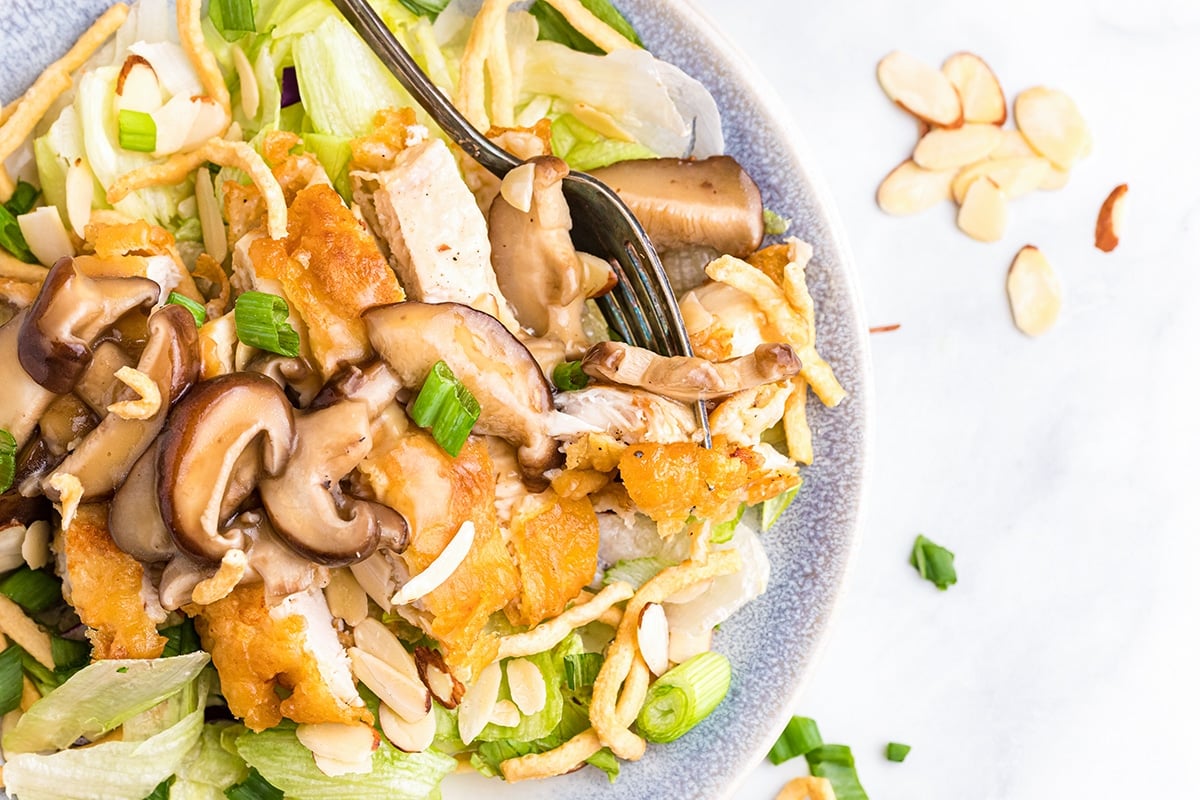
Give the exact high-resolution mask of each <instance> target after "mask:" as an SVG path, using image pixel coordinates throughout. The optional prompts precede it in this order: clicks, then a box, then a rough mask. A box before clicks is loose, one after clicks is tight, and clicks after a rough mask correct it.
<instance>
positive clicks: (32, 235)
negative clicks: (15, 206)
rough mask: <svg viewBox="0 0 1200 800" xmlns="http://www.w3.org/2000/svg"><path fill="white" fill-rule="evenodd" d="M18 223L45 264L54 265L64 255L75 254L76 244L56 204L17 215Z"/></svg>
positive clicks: (34, 253)
mask: <svg viewBox="0 0 1200 800" xmlns="http://www.w3.org/2000/svg"><path fill="white" fill-rule="evenodd" d="M17 225H18V226H20V228H21V235H22V236H24V237H25V244H27V245H29V250H30V252H32V253H33V255H34V256H35V257H36V258H37V260H38V261H40V262H41V263H42V265H43V266H47V267H51V266H54V262H55V261H58V260H59V259H60V258H62V257H63V256H73V255H75V245H73V244H72V243H71V237H70V236H68V235H67V229H66V227H65V226H64V225H63V221H62V217H60V216H59V215H58V209H57V208H55V207H54V206H42V207H41V208H35V209H34V210H33V211H30V212H29V213H28V214H22V215H21V216H19V217H17Z"/></svg>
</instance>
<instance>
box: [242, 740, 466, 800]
mask: <svg viewBox="0 0 1200 800" xmlns="http://www.w3.org/2000/svg"><path fill="white" fill-rule="evenodd" d="M237 750H238V754H239V755H241V757H242V758H243V759H245V761H246V763H247V764H249V765H250V766H251V767H253V768H254V769H256V770H258V772H259V773H260V774H261V775H262V776H263V778H265V779H266V780H267V781H268V782H269V783H270V784H271V785H272V786H276V787H278V788H279V789H281V790H282V791H283V793H284V795H285V796H287V797H291V798H296V799H297V800H323V798H329V800H341V799H342V798H346V797H353V798H355V799H356V800H376V799H377V800H425V798H427V797H428V796H429V795H430V794H431V793H432V792H433V791H434V790H436V789H437V787H438V785H439V784H440V783H441V782H442V779H443V778H445V777H446V776H447V775H448V774H450V773H451V772H453V771H454V768H455V766H456V765H457V762H456V761H455V760H454V759H453V758H450V757H449V756H445V755H442V754H441V753H436V752H433V751H429V750H427V751H425V752H423V753H404V752H401V751H400V750H397V749H396V748H394V747H392V746H391V744H389V743H388V741H387V739H381V740H380V742H379V749H377V750H376V751H375V755H374V757H373V759H372V764H371V772H370V773H368V774H365V775H343V776H340V777H337V778H331V777H329V776H328V775H326V774H325V773H323V772H321V770H319V769H317V765H316V762H314V761H313V758H312V753H310V752H309V751H308V750H307V749H306V748H305V747H304V745H302V744H300V740H299V739H297V738H296V732H295V731H294V730H292V729H289V728H282V727H281V728H272V729H270V730H266V731H263V732H262V733H245V734H242V735H241V736H239V737H238V739H237Z"/></svg>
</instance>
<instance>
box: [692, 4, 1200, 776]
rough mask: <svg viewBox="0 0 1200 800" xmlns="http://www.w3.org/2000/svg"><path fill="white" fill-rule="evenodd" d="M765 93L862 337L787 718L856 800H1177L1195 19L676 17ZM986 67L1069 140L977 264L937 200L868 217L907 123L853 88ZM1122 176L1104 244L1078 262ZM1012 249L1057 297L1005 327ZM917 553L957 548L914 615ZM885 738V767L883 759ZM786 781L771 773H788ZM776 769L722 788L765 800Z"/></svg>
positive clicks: (1194, 8) (1193, 695)
mask: <svg viewBox="0 0 1200 800" xmlns="http://www.w3.org/2000/svg"><path fill="white" fill-rule="evenodd" d="M697 4H698V5H699V6H700V7H701V8H702V9H703V10H704V11H706V12H707V13H708V14H709V15H710V16H711V18H712V19H713V20H714V21H715V22H716V24H717V26H718V27H719V28H720V29H722V30H723V31H724V32H725V33H726V34H727V35H728V36H729V37H730V38H731V39H732V41H733V42H734V43H735V44H736V45H738V46H739V47H740V48H741V49H742V50H743V51H744V52H745V53H747V54H749V55H750V56H751V61H752V62H753V63H754V64H755V65H756V66H757V67H758V68H759V69H760V70H761V71H762V72H763V73H765V74H766V75H768V76H770V79H771V81H772V82H773V83H774V84H775V85H776V87H777V88H778V90H779V92H780V94H781V95H782V96H783V98H784V100H785V102H786V103H787V104H788V106H789V109H788V113H790V115H791V117H792V118H793V119H794V120H795V122H796V125H797V126H798V128H799V129H800V130H801V132H802V135H803V136H804V137H805V138H806V139H807V140H808V142H809V144H810V146H811V150H812V151H813V153H814V154H815V156H816V158H817V159H818V160H819V162H820V163H819V169H820V171H821V173H823V175H824V178H825V180H826V181H827V183H828V184H829V185H830V186H831V187H832V190H833V195H834V197H835V198H836V200H837V204H838V210H839V212H840V214H841V217H842V220H843V222H844V224H845V227H846V229H847V232H848V234H849V239H850V242H851V244H852V247H853V249H854V255H855V256H856V259H857V263H858V270H859V275H860V279H861V285H862V289H863V293H864V296H865V297H864V299H865V302H866V307H867V309H868V316H869V319H870V320H871V324H873V325H882V324H887V323H893V322H899V323H901V324H902V326H903V327H902V329H901V330H900V331H898V332H896V333H890V334H881V335H876V336H875V337H873V338H872V343H871V344H872V351H873V356H874V361H875V376H876V393H877V398H876V400H877V402H876V408H877V409H878V418H877V425H876V426H875V429H876V432H877V439H876V441H875V443H874V445H875V447H874V470H873V480H872V485H871V488H870V493H869V500H868V504H869V511H868V513H867V516H866V521H865V525H864V529H863V532H862V540H861V547H860V550H859V553H858V558H857V563H856V566H855V568H854V570H853V573H852V575H851V577H850V579H849V580H848V582H847V584H846V591H845V595H844V598H843V600H842V603H841V606H840V609H839V612H838V614H837V616H836V618H835V621H834V625H833V629H832V631H831V633H830V635H829V636H828V638H827V640H826V646H825V652H824V653H823V656H822V658H821V660H820V663H819V664H818V667H817V669H816V670H815V671H814V673H813V674H812V677H811V679H810V681H809V683H808V685H807V687H806V689H805V691H804V693H803V695H802V696H801V698H800V700H799V702H798V704H797V706H796V708H795V711H796V713H799V714H804V715H808V716H812V717H814V718H816V719H817V720H818V722H819V723H820V726H821V730H822V732H823V733H824V735H825V738H826V740H827V741H831V742H841V743H846V744H849V745H851V746H852V747H853V749H854V752H855V754H856V757H857V760H858V767H859V773H860V776H861V778H862V782H863V785H864V787H865V788H866V790H867V792H868V793H869V794H870V796H871V797H872V798H876V800H882V799H883V798H888V799H889V800H918V799H919V800H940V799H941V798H946V799H947V800H949V799H951V798H953V800H961V799H962V798H972V799H973V800H975V799H978V800H986V799H989V798H1005V799H1006V800H1007V799H1008V798H1014V799H1017V798H1020V799H1023V798H1046V797H1078V798H1083V797H1088V798H1119V797H1120V798H1124V797H1155V796H1161V797H1187V796H1193V797H1194V796H1197V789H1196V784H1195V776H1194V772H1195V769H1194V768H1195V764H1196V763H1197V753H1200V724H1198V722H1197V719H1198V718H1200V632H1198V621H1200V579H1198V576H1197V572H1198V571H1200V500H1198V498H1200V487H1198V486H1197V482H1198V479H1200V467H1197V464H1196V454H1197V453H1200V398H1198V397H1197V394H1198V393H1197V389H1200V377H1197V372H1198V370H1200V154H1198V153H1200V148H1198V145H1197V142H1198V138H1197V132H1198V131H1200V66H1197V63H1198V62H1197V60H1196V53H1197V52H1200V4H1197V3H1196V2H1195V0H1140V1H1139V2H1129V0H1097V1H1096V2H1083V1H1082V0H1079V1H1078V2H1076V1H1071V2H1067V1H1065V0H1010V2H1007V3H1003V4H996V3H980V2H962V0H920V1H919V2H918V1H917V0H912V1H911V2H888V1H887V0H839V2H832V3H817V2H807V1H806V2H799V3H796V2H793V0H756V2H754V3H745V2H743V3H728V2H718V1H717V0H697ZM897 48H898V49H904V50H907V51H909V52H911V53H912V54H914V55H916V56H918V57H920V58H922V59H925V60H927V61H929V62H931V63H933V64H939V63H940V62H941V60H942V59H944V58H945V57H946V56H948V55H949V54H951V53H952V52H955V51H957V50H960V49H967V50H972V51H974V52H977V53H979V54H980V55H982V56H983V57H984V58H985V59H986V60H988V61H989V62H990V63H991V65H992V67H993V68H994V69H995V70H996V72H997V73H998V75H999V77H1000V79H1001V82H1002V84H1003V85H1004V87H1005V89H1006V91H1007V92H1008V94H1009V97H1010V99H1011V97H1012V96H1014V95H1015V94H1016V93H1017V92H1018V91H1020V90H1021V89H1023V88H1026V87H1028V86H1032V85H1036V84H1046V85H1049V86H1054V87H1058V88H1061V89H1063V90H1065V91H1066V92H1068V93H1069V94H1070V95H1071V96H1073V97H1074V98H1075V99H1076V101H1077V102H1078V104H1079V106H1080V108H1081V109H1082V110H1083V113H1084V115H1085V116H1086V118H1087V120H1088V122H1089V123H1090V124H1091V126H1092V130H1093V133H1094V135H1095V141H1096V147H1095V152H1094V154H1093V155H1092V157H1091V158H1089V159H1087V160H1086V161H1084V162H1083V163H1082V164H1081V165H1079V166H1078V167H1077V169H1076V170H1075V172H1074V173H1073V174H1072V177H1071V181H1070V184H1069V185H1068V186H1067V187H1066V188H1065V189H1063V190H1062V191H1059V192H1055V193H1041V194H1038V195H1035V196H1031V197H1026V198H1023V199H1020V200H1018V201H1016V202H1014V204H1013V205H1012V208H1011V216H1010V226H1009V229H1008V232H1007V234H1006V235H1005V237H1004V239H1003V241H1001V242H1000V243H998V244H992V245H985V244H980V243H977V242H974V241H972V240H969V239H967V238H966V237H965V236H963V235H962V234H960V233H959V232H958V231H957V229H956V228H955V227H954V217H953V211H952V208H951V206H949V205H946V206H944V207H942V208H938V209H935V210H932V211H930V212H927V213H925V214H924V215H922V216H920V217H915V218H905V219H899V218H890V217H887V216H884V215H883V214H882V213H881V212H879V211H878V209H877V208H876V207H875V204H874V193H875V188H876V186H877V185H878V183H879V181H880V179H881V178H882V177H883V176H884V175H885V174H886V173H887V172H888V170H889V169H891V167H892V166H894V165H895V164H896V163H898V162H899V161H900V160H901V159H903V158H904V157H906V155H907V154H908V153H909V152H910V151H911V147H912V145H913V142H914V135H915V126H914V124H913V122H912V121H911V120H910V119H909V118H908V117H907V116H906V115H905V114H903V113H901V112H900V111H898V110H897V109H895V108H893V107H892V106H891V105H890V104H889V103H888V101H887V100H886V99H885V98H884V96H883V94H882V93H881V91H880V90H879V88H878V86H877V84H876V82H875V78H874V69H875V64H876V62H877V61H878V59H879V58H880V57H881V56H882V55H884V54H885V53H887V52H889V51H890V50H893V49H897ZM1123 182H1128V184H1129V186H1130V195H1129V196H1130V200H1129V204H1130V208H1129V211H1130V219H1129V224H1128V231H1127V234H1126V238H1125V240H1124V241H1123V243H1122V244H1121V246H1120V247H1119V248H1118V249H1117V250H1116V251H1115V252H1114V253H1112V254H1107V255H1106V254H1103V253H1101V252H1099V251H1098V250H1095V249H1094V248H1093V247H1092V232H1093V226H1094V224H1095V218H1096V212H1097V210H1098V208H1099V206H1100V203H1101V201H1102V200H1103V199H1104V197H1105V196H1106V195H1107V193H1108V192H1109V190H1110V189H1112V188H1113V186H1115V185H1117V184H1119V183H1123ZM1026 243H1035V244H1037V245H1038V246H1039V247H1041V248H1042V249H1043V250H1044V251H1045V253H1046V254H1047V255H1048V257H1049V258H1050V260H1051V261H1052V263H1053V264H1054V265H1055V267H1056V269H1057V270H1058V272H1059V275H1060V277H1061V279H1062V282H1063V284H1064V289H1065V307H1064V311H1063V315H1062V317H1061V318H1060V320H1059V323H1058V326H1057V327H1056V328H1055V329H1054V330H1053V331H1051V332H1050V333H1049V334H1048V335H1046V336H1045V337H1044V338H1042V339H1040V340H1036V341H1034V340H1030V339H1028V338H1026V337H1024V336H1023V335H1022V334H1020V333H1018V332H1017V331H1016V330H1015V329H1014V328H1013V325H1012V322H1011V320H1010V317H1009V314H1008V308H1007V303H1006V299H1005V294H1004V276H1005V271H1006V269H1007V267H1008V264H1009V262H1010V260H1011V259H1012V257H1013V255H1014V254H1015V253H1016V251H1017V250H1018V249H1019V248H1020V247H1021V246H1022V245H1024V244H1026ZM917 533H925V534H926V535H928V536H929V537H930V538H932V539H934V540H935V541H938V542H940V543H942V544H944V545H946V546H947V547H949V548H951V549H952V550H954V551H955V553H956V554H957V564H958V571H959V583H958V585H957V586H954V587H951V589H950V590H949V591H947V592H944V593H943V592H938V591H936V590H935V589H934V587H933V586H932V585H930V584H927V583H924V582H922V581H920V580H918V579H917V577H916V575H915V573H914V571H913V570H912V568H911V567H909V565H908V563H907V559H908V553H909V548H910V547H911V544H912V541H913V537H914V536H915V535H916V534H917ZM889 740H895V741H901V742H906V743H908V744H911V745H912V746H913V750H912V753H911V755H910V756H909V758H908V760H907V761H906V762H905V763H903V764H892V763H889V762H888V761H886V760H885V759H884V757H883V748H884V746H885V744H886V743H887V742H888V741H889ZM798 762H799V763H798ZM802 764H803V759H798V760H797V761H793V762H791V763H789V764H786V765H784V766H781V767H772V766H770V765H769V764H767V763H766V762H764V765H763V766H761V767H759V768H758V769H757V770H756V771H755V772H754V773H753V775H752V776H751V777H750V778H749V780H748V781H747V782H746V783H745V784H744V785H743V786H742V787H741V788H740V789H739V790H738V791H737V792H736V793H735V796H736V797H738V798H743V797H744V798H770V797H773V796H774V794H775V792H776V791H778V789H779V788H780V787H781V786H782V785H783V783H784V782H785V781H786V779H787V778H789V777H790V776H792V775H796V774H802V773H803V771H804V767H803V765H802Z"/></svg>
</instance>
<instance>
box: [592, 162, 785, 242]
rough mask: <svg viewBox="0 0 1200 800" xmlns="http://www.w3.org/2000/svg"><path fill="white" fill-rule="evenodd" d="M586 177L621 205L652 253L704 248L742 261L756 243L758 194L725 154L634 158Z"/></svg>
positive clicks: (759, 239)
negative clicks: (642, 231) (612, 193)
mask: <svg viewBox="0 0 1200 800" xmlns="http://www.w3.org/2000/svg"><path fill="white" fill-rule="evenodd" d="M591 174H592V175H594V176H595V177H597V178H599V179H600V180H602V181H604V182H605V183H607V184H608V185H609V186H610V187H612V189H613V191H615V192H616V193H617V194H618V195H619V196H620V197H621V199H622V200H624V201H625V203H626V205H628V206H629V208H630V209H631V210H632V211H633V213H634V216H636V217H637V218H638V221H639V222H641V223H642V227H644V228H645V229H646V233H648V234H649V235H650V239H651V241H653V242H654V246H655V248H656V249H658V250H674V249H678V248H681V247H687V246H689V245H704V246H706V247H711V248H712V249H714V250H716V251H717V252H718V253H728V254H730V255H733V256H737V257H738V258H744V257H745V256H748V255H749V254H750V253H752V252H753V251H755V250H756V249H758V247H759V245H761V244H762V239H763V205H762V194H761V193H760V192H759V190H758V186H757V184H755V183H754V180H753V179H752V178H751V177H750V176H749V175H747V174H746V171H745V170H743V169H742V168H741V165H739V164H738V162H737V161H735V160H734V159H733V158H731V157H730V156H713V157H711V158H706V159H702V160H698V161H697V160H691V159H684V158H649V159H636V160H632V161H622V162H619V163H617V164H613V165H612V166H608V167H603V168H601V169H597V170H593V171H592V173H591Z"/></svg>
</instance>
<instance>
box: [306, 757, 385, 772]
mask: <svg viewBox="0 0 1200 800" xmlns="http://www.w3.org/2000/svg"><path fill="white" fill-rule="evenodd" d="M313 763H315V764H316V765H317V769H319V770H321V772H322V773H324V774H325V775H327V776H328V777H330V778H340V777H342V776H343V775H367V774H369V773H370V772H371V769H372V768H373V767H374V758H373V756H370V755H367V756H363V757H362V758H360V759H359V760H358V761H338V760H337V759H336V758H327V757H325V756H319V755H317V754H316V753H313Z"/></svg>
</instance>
